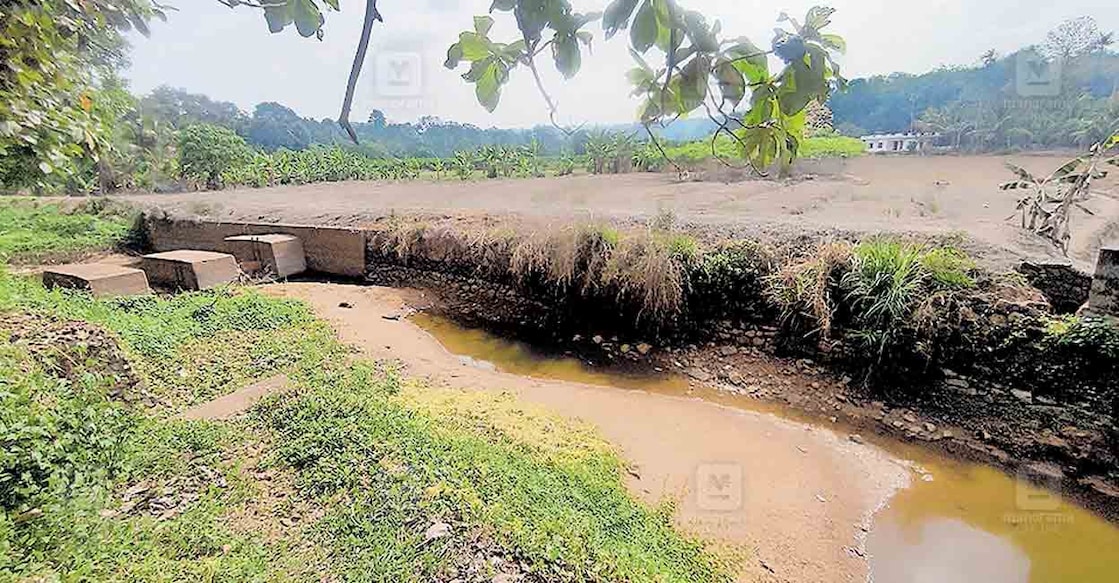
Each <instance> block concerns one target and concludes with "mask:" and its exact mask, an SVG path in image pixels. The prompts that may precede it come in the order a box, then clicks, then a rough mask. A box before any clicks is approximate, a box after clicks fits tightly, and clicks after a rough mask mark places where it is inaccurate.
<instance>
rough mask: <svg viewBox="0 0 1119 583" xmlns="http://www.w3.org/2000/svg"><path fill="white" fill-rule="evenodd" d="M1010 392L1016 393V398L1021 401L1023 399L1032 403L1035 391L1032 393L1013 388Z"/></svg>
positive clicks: (1024, 401)
mask: <svg viewBox="0 0 1119 583" xmlns="http://www.w3.org/2000/svg"><path fill="white" fill-rule="evenodd" d="M1010 394H1011V395H1014V398H1015V399H1018V400H1019V401H1021V402H1023V403H1032V402H1033V400H1034V395H1033V393H1031V392H1029V391H1021V390H1018V389H1011V390H1010Z"/></svg>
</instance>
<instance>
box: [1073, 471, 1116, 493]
mask: <svg viewBox="0 0 1119 583" xmlns="http://www.w3.org/2000/svg"><path fill="white" fill-rule="evenodd" d="M1080 485H1081V486H1087V487H1089V488H1091V489H1093V490H1095V491H1096V492H1098V493H1100V494H1103V495H1104V496H1108V497H1110V498H1119V487H1116V486H1115V485H1114V484H1112V483H1110V482H1108V481H1107V480H1105V479H1103V478H1101V477H1099V476H1091V477H1088V478H1082V479H1081V480H1080Z"/></svg>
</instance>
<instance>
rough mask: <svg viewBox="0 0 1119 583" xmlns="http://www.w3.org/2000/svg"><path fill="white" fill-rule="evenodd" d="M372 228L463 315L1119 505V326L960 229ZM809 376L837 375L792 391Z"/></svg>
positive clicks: (398, 265) (375, 266)
mask: <svg viewBox="0 0 1119 583" xmlns="http://www.w3.org/2000/svg"><path fill="white" fill-rule="evenodd" d="M519 227H520V229H519ZM367 239H368V244H367V247H368V253H367V256H368V257H367V259H368V278H369V279H370V280H371V281H372V282H374V283H378V284H384V285H391V286H412V287H421V288H424V289H427V290H431V291H432V292H433V294H432V295H433V297H432V301H433V303H434V307H435V309H437V310H440V311H442V312H443V313H445V314H447V315H449V316H451V317H454V318H457V319H459V320H463V321H466V322H469V323H476V324H482V325H485V326H487V327H490V328H496V329H499V330H503V331H506V332H512V333H515V334H520V335H523V336H530V337H533V338H534V339H536V340H540V339H545V340H546V341H548V342H549V343H551V344H553V345H558V346H559V347H560V348H562V349H564V350H570V351H572V352H575V353H579V354H582V355H584V357H586V358H588V359H589V360H592V361H597V362H603V361H607V362H609V361H647V362H648V363H649V364H650V365H651V366H659V367H662V368H665V367H675V368H679V369H682V370H686V371H687V372H688V373H689V374H691V375H693V376H694V377H696V378H698V379H700V380H704V381H712V382H715V383H717V384H721V385H723V386H724V388H726V389H728V390H731V391H736V392H743V393H749V394H752V395H754V396H756V397H758V398H761V399H768V400H781V401H785V402H787V403H790V404H793V405H795V406H797V407H799V408H801V409H805V410H808V411H814V412H816V413H817V414H823V416H824V417H828V416H840V417H844V418H846V419H851V420H854V421H857V422H860V423H863V424H866V425H869V426H872V427H874V429H875V430H877V431H880V432H884V433H890V434H894V435H899V436H903V437H906V438H909V439H914V440H922V441H927V442H930V443H936V444H937V446H938V447H942V448H944V449H946V450H949V451H952V452H954V453H957V454H960V455H966V456H969V457H976V456H977V457H980V458H981V459H984V460H987V461H990V462H993V463H996V464H999V465H1002V466H1004V467H1008V468H1014V469H1016V470H1017V469H1020V470H1021V471H1022V472H1023V473H1024V474H1026V475H1029V476H1033V477H1035V478H1037V479H1039V480H1044V481H1048V482H1064V484H1065V486H1066V487H1069V488H1072V489H1078V490H1079V491H1082V492H1084V493H1085V495H1086V496H1089V497H1090V498H1091V501H1092V503H1093V504H1096V505H1097V506H1099V507H1101V509H1103V510H1104V511H1114V503H1113V502H1110V501H1109V500H1112V499H1113V498H1114V497H1115V496H1116V495H1117V494H1119V488H1117V487H1116V484H1117V483H1119V480H1117V478H1119V473H1117V468H1119V456H1117V451H1119V447H1117V436H1116V429H1115V419H1116V412H1117V409H1119V406H1117V402H1116V394H1117V387H1116V384H1117V380H1119V371H1117V367H1119V329H1117V328H1116V326H1115V325H1114V324H1113V323H1111V322H1109V321H1107V320H1103V319H1099V318H1089V317H1078V316H1058V315H1056V314H1055V313H1054V312H1053V310H1052V308H1051V307H1050V304H1049V303H1048V302H1047V301H1046V300H1045V298H1044V297H1043V296H1042V295H1041V294H1040V293H1038V292H1037V290H1035V289H1033V288H1031V287H1029V286H1028V285H1027V284H1026V283H1025V282H1024V281H1022V279H1021V278H1020V277H1019V276H1016V275H1013V274H1009V275H1008V274H998V273H992V272H989V271H986V270H984V269H981V268H979V267H977V265H976V263H975V262H974V261H972V260H971V259H970V258H969V257H967V256H966V255H965V254H963V253H962V252H960V251H958V250H956V249H955V248H953V247H951V246H949V245H945V244H944V243H943V242H932V243H930V242H928V241H921V242H907V241H899V240H896V239H884V238H871V239H866V240H863V241H860V242H852V241H844V240H838V241H828V242H823V243H820V242H808V241H803V240H799V239H798V240H789V241H785V242H777V243H776V244H760V243H757V242H752V241H710V240H701V239H697V238H696V237H694V236H693V235H691V234H689V232H687V231H686V230H681V229H678V228H675V227H674V225H673V224H672V221H671V217H660V218H659V219H658V220H657V221H653V222H652V223H651V224H650V225H649V226H648V227H647V228H642V229H635V230H628V231H621V230H618V229H617V228H615V227H613V226H611V225H608V224H591V223H587V224H576V225H569V226H563V227H556V228H550V229H537V230H532V231H527V232H526V231H524V230H523V227H522V226H520V225H518V224H516V223H509V222H504V221H481V222H476V223H473V224H471V225H468V226H464V225H463V224H460V223H456V222H455V221H452V220H444V221H440V220H416V219H408V218H401V217H397V218H394V219H391V220H386V221H382V222H381V223H379V224H377V225H376V226H374V227H373V228H372V229H371V230H369V231H368V233H367ZM775 357H777V358H775ZM789 369H795V370H809V371H811V372H812V373H814V374H817V375H818V376H819V377H820V380H819V381H818V382H817V383H813V384H812V385H809V386H808V387H799V388H794V387H790V386H789V385H787V384H785V383H783V382H782V380H781V376H782V371H787V370H789ZM759 370H761V371H762V372H761V373H759V372H758V371H759Z"/></svg>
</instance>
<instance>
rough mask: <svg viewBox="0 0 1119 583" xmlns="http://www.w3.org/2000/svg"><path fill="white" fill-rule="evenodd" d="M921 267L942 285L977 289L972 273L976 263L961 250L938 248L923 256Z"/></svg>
mask: <svg viewBox="0 0 1119 583" xmlns="http://www.w3.org/2000/svg"><path fill="white" fill-rule="evenodd" d="M921 267H922V268H923V269H924V270H925V271H927V272H929V275H930V276H932V278H933V279H934V280H936V282H937V283H939V284H940V285H943V286H946V287H953V288H967V287H975V279H974V278H973V277H972V276H971V272H973V271H975V261H973V260H972V259H971V258H970V257H968V256H967V254H966V253H964V252H963V251H960V250H959V249H953V248H950V247H937V248H935V249H930V250H928V251H926V252H925V253H923V254H922V255H921Z"/></svg>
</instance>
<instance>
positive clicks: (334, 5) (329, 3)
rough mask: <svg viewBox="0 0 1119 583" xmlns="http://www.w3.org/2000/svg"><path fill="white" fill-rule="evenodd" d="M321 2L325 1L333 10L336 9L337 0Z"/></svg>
mask: <svg viewBox="0 0 1119 583" xmlns="http://www.w3.org/2000/svg"><path fill="white" fill-rule="evenodd" d="M323 2H326V4H327V6H330V7H331V8H333V9H334V10H335V11H337V10H338V0H323Z"/></svg>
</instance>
